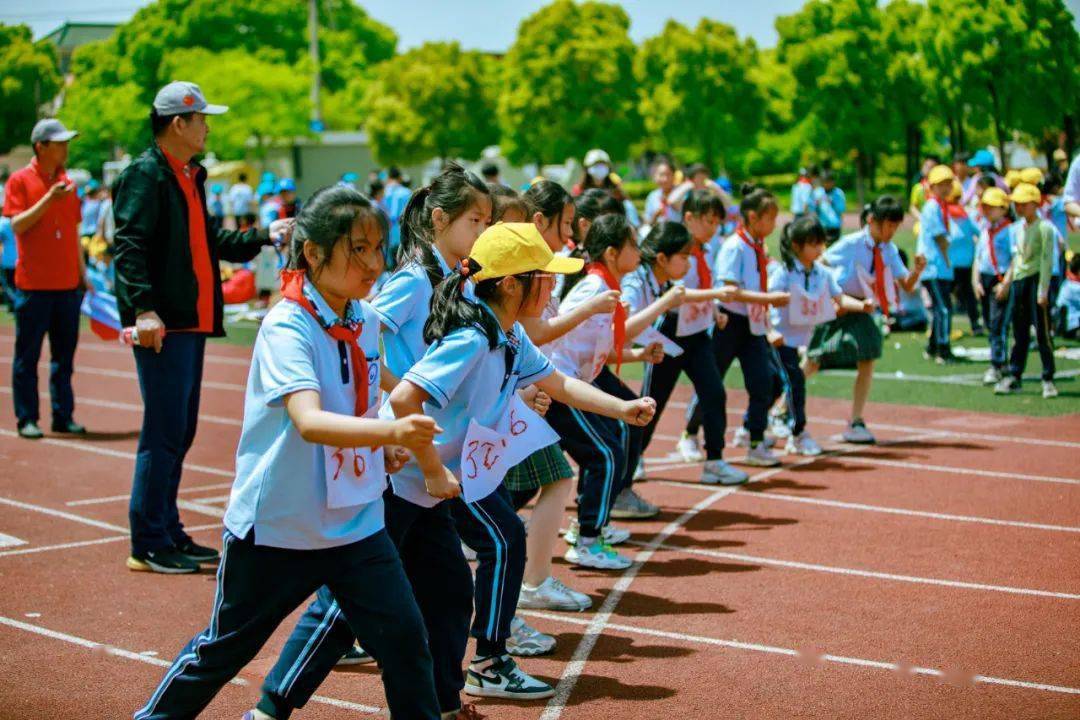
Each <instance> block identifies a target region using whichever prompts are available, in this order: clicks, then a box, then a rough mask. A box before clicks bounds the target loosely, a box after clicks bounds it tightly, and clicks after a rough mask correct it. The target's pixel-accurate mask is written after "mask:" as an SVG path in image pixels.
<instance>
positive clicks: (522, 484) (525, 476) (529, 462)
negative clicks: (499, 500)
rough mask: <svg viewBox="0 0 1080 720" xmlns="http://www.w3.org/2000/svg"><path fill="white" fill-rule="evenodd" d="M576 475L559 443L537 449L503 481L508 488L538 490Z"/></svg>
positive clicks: (513, 468)
mask: <svg viewBox="0 0 1080 720" xmlns="http://www.w3.org/2000/svg"><path fill="white" fill-rule="evenodd" d="M572 477H574V471H573V469H572V468H571V467H570V463H568V462H567V461H566V456H565V455H563V452H562V449H561V448H560V447H559V444H558V443H553V444H551V445H548V446H547V447H546V448H544V449H543V450H537V451H536V452H534V453H533V454H532V455H530V456H529V457H527V458H525V459H524V460H522V461H521V462H520V463H518V464H517V465H515V466H514V467H512V468H510V470H509V472H507V473H506V478H504V479H503V483H505V484H506V489H507V490H516V491H522V490H536V489H537V488H541V487H543V486H544V485H550V484H551V483H553V482H556V481H558V480H562V479H563V478H572Z"/></svg>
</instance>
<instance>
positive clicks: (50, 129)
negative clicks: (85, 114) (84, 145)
mask: <svg viewBox="0 0 1080 720" xmlns="http://www.w3.org/2000/svg"><path fill="white" fill-rule="evenodd" d="M78 134H79V133H77V132H75V131H74V130H68V129H67V128H66V127H64V123H62V122H60V121H59V120H57V119H56V118H45V119H44V120H38V121H37V124H36V125H34V129H33V130H31V131H30V144H31V145H32V144H34V143H39V142H67V141H68V140H70V139H71V138H73V137H75V136H76V135H78Z"/></svg>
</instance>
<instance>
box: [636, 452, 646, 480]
mask: <svg viewBox="0 0 1080 720" xmlns="http://www.w3.org/2000/svg"><path fill="white" fill-rule="evenodd" d="M644 479H645V458H641V459H640V460H638V463H637V470H634V482H637V481H638V480H644Z"/></svg>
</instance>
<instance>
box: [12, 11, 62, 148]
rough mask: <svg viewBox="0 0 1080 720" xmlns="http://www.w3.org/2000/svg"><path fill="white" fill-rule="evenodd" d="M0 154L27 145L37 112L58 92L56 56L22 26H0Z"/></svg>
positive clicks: (47, 45)
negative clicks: (0, 70)
mask: <svg viewBox="0 0 1080 720" xmlns="http://www.w3.org/2000/svg"><path fill="white" fill-rule="evenodd" d="M0 68H3V71H2V72H0V153H6V152H7V151H9V150H11V148H13V147H15V146H16V145H22V144H23V143H26V142H29V140H30V131H31V130H32V129H33V127H34V123H36V122H37V120H38V108H40V107H41V106H42V105H44V104H45V103H47V102H49V101H50V100H52V99H53V97H54V96H55V95H56V91H57V90H59V89H60V72H59V71H58V70H57V67H56V54H55V52H54V51H53V46H52V45H50V44H48V43H35V42H33V41H32V40H31V34H30V28H29V27H27V26H26V25H0Z"/></svg>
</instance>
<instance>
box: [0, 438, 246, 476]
mask: <svg viewBox="0 0 1080 720" xmlns="http://www.w3.org/2000/svg"><path fill="white" fill-rule="evenodd" d="M0 436H3V437H9V438H18V437H19V434H18V433H17V432H14V431H13V430H0ZM19 442H22V443H26V442H34V443H37V444H39V445H55V446H57V447H64V448H70V449H72V450H81V451H83V452H88V453H94V454H96V455H106V456H108V457H115V458H122V459H124V460H134V459H135V453H133V452H126V451H124V450H113V449H112V448H104V447H98V446H96V445H91V444H90V443H89V442H81V441H78V440H61V439H60V438H52V437H46V438H41V439H40V440H33V441H29V440H22V439H21V438H20V439H19ZM184 470H187V471H189V472H201V473H206V474H207V475H222V476H224V477H230V478H231V477H233V476H235V475H236V473H235V472H233V471H232V470H225V469H223V468H215V467H209V466H207V465H194V464H192V463H184Z"/></svg>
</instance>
